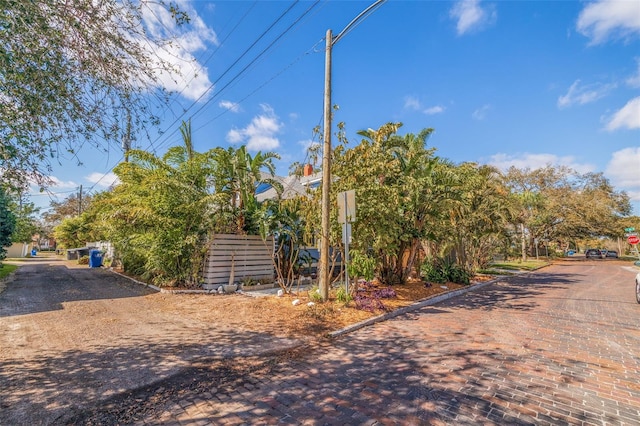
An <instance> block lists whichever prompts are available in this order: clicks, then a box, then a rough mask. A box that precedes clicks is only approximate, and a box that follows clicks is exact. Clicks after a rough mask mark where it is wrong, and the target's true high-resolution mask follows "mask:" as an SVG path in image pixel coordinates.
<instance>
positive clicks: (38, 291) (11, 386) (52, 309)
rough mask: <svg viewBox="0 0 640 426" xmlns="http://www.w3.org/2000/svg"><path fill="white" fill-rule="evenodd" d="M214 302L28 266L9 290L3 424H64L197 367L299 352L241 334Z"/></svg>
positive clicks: (1, 348)
mask: <svg viewBox="0 0 640 426" xmlns="http://www.w3.org/2000/svg"><path fill="white" fill-rule="evenodd" d="M217 297H219V298H218V299H217V300H218V301H220V300H223V299H221V298H224V296H217ZM214 298H216V296H211V297H206V296H196V297H190V296H181V297H179V298H176V297H175V296H172V295H166V294H162V293H157V292H155V291H153V290H151V289H148V288H146V287H144V286H141V285H138V284H135V283H132V282H131V281H129V280H128V279H126V278H123V277H120V276H118V275H115V274H113V273H111V272H109V271H106V270H104V269H99V268H88V267H87V266H86V265H85V266H82V267H79V266H78V265H74V263H73V262H69V261H62V260H57V259H55V258H35V259H29V261H28V262H26V264H25V265H24V266H22V267H21V268H20V269H19V270H18V271H17V272H16V274H15V275H14V276H13V277H12V279H11V281H10V282H8V283H6V288H5V290H4V291H3V292H2V293H0V425H37V424H58V423H64V422H65V419H67V418H70V416H73V415H74V413H76V412H78V411H81V410H84V409H86V408H87V407H90V406H93V405H95V404H96V403H98V402H100V401H104V400H107V399H109V398H110V397H112V396H114V395H118V394H123V393H125V392H127V391H129V390H133V389H137V388H140V387H143V386H145V385H148V384H150V383H154V382H158V381H161V380H165V379H167V378H169V377H172V376H175V375H177V374H178V373H179V372H181V371H183V370H184V369H185V368H187V367H189V366H190V365H192V364H193V362H194V361H196V360H197V361H198V362H202V361H204V362H205V363H206V362H207V360H208V361H210V362H211V363H213V362H216V361H219V360H221V359H229V358H234V357H245V356H251V355H258V354H263V353H268V352H273V351H275V350H283V349H286V348H291V347H296V346H298V345H300V343H301V342H300V341H296V340H293V339H290V338H287V337H284V336H282V335H278V333H277V332H266V331H265V330H259V329H257V331H256V330H246V329H242V328H239V327H238V326H237V324H236V325H234V323H233V318H229V320H228V321H227V320H226V319H225V318H224V317H223V315H224V311H214V308H213V307H211V305H210V303H209V302H208V301H211V300H212V299H214ZM219 304H220V303H218V305H219Z"/></svg>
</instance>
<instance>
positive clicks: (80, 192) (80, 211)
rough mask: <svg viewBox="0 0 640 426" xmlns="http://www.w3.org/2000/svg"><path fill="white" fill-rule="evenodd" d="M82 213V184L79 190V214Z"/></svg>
mask: <svg viewBox="0 0 640 426" xmlns="http://www.w3.org/2000/svg"><path fill="white" fill-rule="evenodd" d="M81 214H82V185H80V191H79V192H78V216H80V215H81Z"/></svg>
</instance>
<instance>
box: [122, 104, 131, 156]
mask: <svg viewBox="0 0 640 426" xmlns="http://www.w3.org/2000/svg"><path fill="white" fill-rule="evenodd" d="M130 149H131V113H130V112H129V111H127V133H125V135H124V137H123V138H122V150H123V151H124V161H125V163H127V162H129V150H130Z"/></svg>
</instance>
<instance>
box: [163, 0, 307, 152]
mask: <svg viewBox="0 0 640 426" xmlns="http://www.w3.org/2000/svg"><path fill="white" fill-rule="evenodd" d="M298 2H299V0H295V1H294V2H293V3H292V4H291V5H290V6H289V7H288V8H287V9H286V10H285V11H284V12H282V13H281V14H280V16H279V17H278V18H277V19H276V20H275V21H274V22H272V23H271V25H269V27H267V29H266V30H265V31H264V32H263V33H262V34H260V36H259V37H258V38H257V39H256V40H254V42H253V43H251V45H250V46H249V47H248V48H247V49H245V51H244V52H242V54H241V55H240V56H239V57H238V58H237V59H236V60H235V61H234V62H233V63H232V64H231V65H229V66H228V67H227V69H226V70H225V71H224V72H223V73H222V74H221V75H220V76H219V77H218V78H217V79H216V80H215V81H214V82H213V83H211V84H210V85H209V87H207V89H206V90H205V91H204V92H203V93H202V94H201V95H200V96H199V97H198V98H197V99H196V100H195V101H193V102H192V103H191V105H190V106H189V107H188V108H186V109H185V110H184V111H183V112H182V113H181V114H180V115H179V116H178V118H176V120H174V121H173V122H172V123H171V124H170V125H169V126H168V127H167V130H166V131H168V130H169V129H171V128H173V127H174V126H175V125H176V124H177V123H178V121H179V120H180V119H181V118H182V117H184V116H185V115H186V113H187V112H189V110H190V109H191V108H193V107H194V106H195V105H196V104H197V103H198V102H200V101H201V100H202V99H203V98H204V97H205V96H206V95H207V94H208V93H209V92H210V91H211V89H213V87H214V86H215V85H216V84H217V83H218V82H219V81H220V80H221V79H222V78H223V77H224V76H225V75H227V74H228V73H229V72H230V71H231V69H232V68H233V67H234V66H235V65H236V64H237V63H238V62H240V61H241V60H242V58H244V57H245V56H246V55H247V54H248V53H249V51H250V50H251V49H253V47H254V46H255V45H256V44H258V42H259V41H260V40H262V38H264V36H266V35H267V33H269V31H271V29H272V28H273V27H275V26H276V25H277V23H278V22H280V20H282V18H284V17H285V16H286V15H287V14H288V13H289V12H290V11H291V10H292V9H293V7H294V6H295V5H296V4H297V3H298ZM208 102H210V100H208V101H207V102H205V104H207V103H208ZM177 131H178V129H177V128H175V129H174V130H173V131H172V132H171V133H169V135H168V136H166V137H165V139H164V141H162V142H161V143H160V144H159V146H163V145H165V144H166V143H168V140H169V139H170V138H171V137H172V136H173V135H174V134H175V133H176V132H177ZM154 151H155V149H154Z"/></svg>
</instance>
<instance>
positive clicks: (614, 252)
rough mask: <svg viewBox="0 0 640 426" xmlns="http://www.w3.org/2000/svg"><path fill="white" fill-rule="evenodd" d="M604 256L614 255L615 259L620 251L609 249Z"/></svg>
mask: <svg viewBox="0 0 640 426" xmlns="http://www.w3.org/2000/svg"><path fill="white" fill-rule="evenodd" d="M604 257H612V258H614V259H617V258H618V252H617V251H615V250H607V252H606V253H605V254H604Z"/></svg>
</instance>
